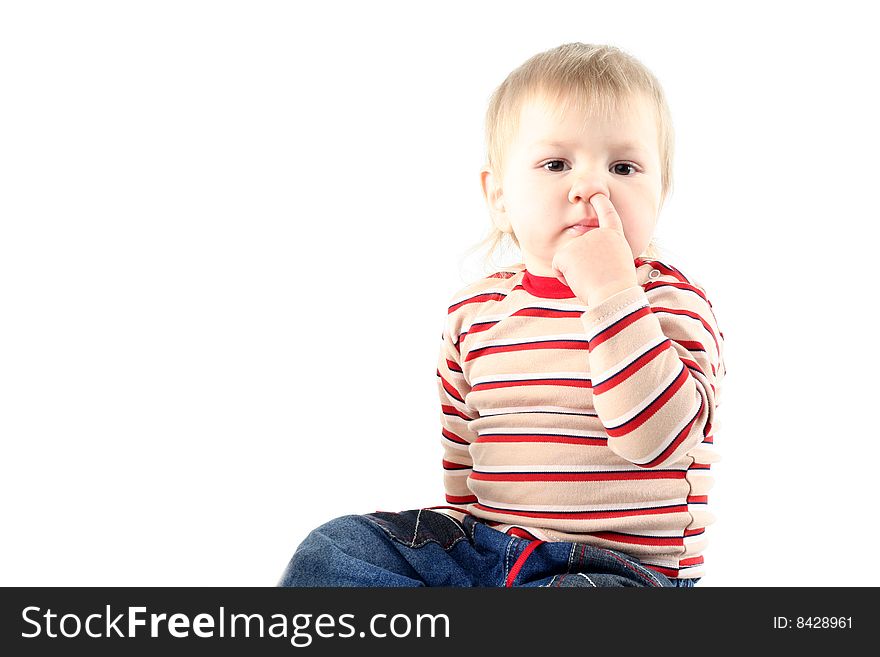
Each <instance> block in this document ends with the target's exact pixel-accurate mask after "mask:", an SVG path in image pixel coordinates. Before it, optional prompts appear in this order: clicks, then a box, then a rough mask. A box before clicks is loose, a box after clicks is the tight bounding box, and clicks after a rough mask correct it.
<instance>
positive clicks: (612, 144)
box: [482, 97, 661, 276]
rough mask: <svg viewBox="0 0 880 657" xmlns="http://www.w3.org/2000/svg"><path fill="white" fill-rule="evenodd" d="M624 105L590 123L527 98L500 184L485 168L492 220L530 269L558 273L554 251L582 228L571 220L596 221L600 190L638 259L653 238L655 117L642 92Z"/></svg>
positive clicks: (656, 209)
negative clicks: (513, 240)
mask: <svg viewBox="0 0 880 657" xmlns="http://www.w3.org/2000/svg"><path fill="white" fill-rule="evenodd" d="M626 107H627V109H626V110H625V111H624V112H622V113H621V114H619V115H617V116H615V117H614V118H613V119H612V120H611V121H606V120H604V119H601V118H598V117H593V118H591V119H590V120H589V121H587V122H584V120H583V119H584V117H583V116H581V114H579V113H577V112H570V113H568V114H566V115H565V116H564V117H563V118H562V119H561V120H557V119H556V118H554V117H553V115H552V113H550V112H548V111H547V105H546V104H545V103H543V102H538V101H535V102H531V103H527V104H526V105H525V106H524V107H523V109H522V114H521V116H520V124H519V130H518V133H517V134H516V136H515V137H514V139H513V142H512V143H511V144H510V145H509V146H508V150H507V153H506V164H505V171H504V172H503V176H502V178H501V180H500V182H499V181H498V179H497V177H495V176H493V174H492V172H491V171H488V170H484V171H483V173H482V179H483V191H484V193H485V194H486V199H487V201H488V202H489V205H490V210H491V212H492V216H493V221H495V224H496V225H497V226H498V227H499V228H501V229H502V230H507V231H510V230H512V231H513V233H514V235H516V238H517V241H518V242H519V245H520V249H521V250H522V253H523V262H524V263H525V265H526V268H527V269H528V270H529V271H530V272H531V273H533V274H536V275H539V276H553V270H552V267H551V263H552V262H553V256H554V254H555V253H556V251H557V250H558V249H559V248H560V247H562V246H563V245H564V244H566V243H567V242H568V241H569V240H572V239H575V238H577V237H579V236H580V235H581V234H583V231H582V230H578V229H571V226H574V225H575V224H578V223H581V222H584V221H586V222H587V223H589V224H592V225H597V224H598V219H597V217H596V211H595V209H594V208H593V206H592V205H590V202H589V198H590V197H591V196H592V195H593V194H595V193H597V192H602V193H604V194H605V195H606V196H608V198H610V199H611V203H612V204H613V205H614V207H615V209H616V210H617V213H618V214H619V215H620V218H621V220H622V222H623V229H624V235H625V236H626V240H627V242H628V243H629V246H630V248H631V249H632V252H633V258H635V257H637V256H639V255H640V254H641V253H642V252H643V251H644V250H645V248H646V247H647V246H648V243H649V242H650V241H651V236H652V234H653V232H654V226H655V224H656V222H657V214H658V212H659V211H660V196H661V176H660V153H659V148H658V136H657V122H656V119H655V116H654V112H653V109H652V107H651V105H649V104H648V102H646V100H644V99H642V98H640V97H638V98H634V99H632V100H631V102H629V103H627V104H626ZM547 142H560V143H559V144H558V145H549V144H548V143H547ZM627 143H628V144H630V146H626V145H625V144H627Z"/></svg>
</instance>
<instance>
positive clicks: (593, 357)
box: [581, 270, 725, 468]
mask: <svg viewBox="0 0 880 657" xmlns="http://www.w3.org/2000/svg"><path fill="white" fill-rule="evenodd" d="M675 272H676V275H674V276H672V275H670V276H663V277H661V279H658V280H656V281H654V282H649V283H647V284H646V286H645V287H644V288H642V287H640V286H638V287H631V288H628V289H626V290H623V291H621V292H618V293H617V294H615V295H613V296H612V297H610V298H608V299H606V300H605V301H603V302H602V303H601V304H599V305H597V306H595V307H593V308H589V309H587V311H586V312H584V314H583V315H582V316H581V319H582V321H583V323H584V327H585V329H586V332H587V339H588V348H589V359H590V378H591V382H592V390H593V404H594V407H595V409H596V412H597V414H598V415H599V418H600V419H601V421H602V425H603V426H604V427H605V430H606V432H607V434H608V446H609V448H610V449H611V450H612V451H613V452H614V453H616V454H618V455H619V456H621V457H622V458H625V459H626V460H628V461H630V462H631V463H634V464H635V465H638V466H641V467H644V468H656V467H662V466H665V465H668V464H670V463H673V462H675V461H677V460H678V459H679V458H681V457H682V456H683V455H684V454H685V453H686V452H688V451H689V450H690V449H692V448H693V447H695V446H696V445H698V444H700V443H706V444H711V443H712V442H713V434H712V431H713V425H714V424H716V421H715V415H716V406H717V405H718V401H719V394H720V389H719V386H720V384H721V380H722V378H723V376H724V373H725V368H724V361H723V335H722V334H721V332H720V331H719V329H718V326H717V323H716V320H715V315H714V313H713V311H712V306H711V303H710V302H709V300H708V298H707V297H706V293H705V290H704V289H703V288H702V287H700V286H699V285H697V284H695V283H692V282H690V281H687V279H685V278H684V277H683V276H681V275H680V273H678V272H677V270H675ZM648 293H650V301H649V294H648Z"/></svg>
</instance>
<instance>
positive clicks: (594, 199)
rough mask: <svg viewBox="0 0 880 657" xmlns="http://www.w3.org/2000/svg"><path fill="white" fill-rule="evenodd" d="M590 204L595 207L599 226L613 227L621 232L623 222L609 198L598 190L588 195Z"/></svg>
mask: <svg viewBox="0 0 880 657" xmlns="http://www.w3.org/2000/svg"><path fill="white" fill-rule="evenodd" d="M590 204H591V205H592V206H593V207H594V208H596V215H597V216H598V217H599V227H600V228H613V229H614V230H619V231H620V232H621V233H622V232H623V222H622V221H621V220H620V215H618V214H617V210H615V209H614V205H612V203H611V199H609V198H608V197H607V196H605V194H602V193H601V192H600V193H597V194H593V195H592V196H591V197H590Z"/></svg>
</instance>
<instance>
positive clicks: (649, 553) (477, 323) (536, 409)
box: [432, 258, 725, 578]
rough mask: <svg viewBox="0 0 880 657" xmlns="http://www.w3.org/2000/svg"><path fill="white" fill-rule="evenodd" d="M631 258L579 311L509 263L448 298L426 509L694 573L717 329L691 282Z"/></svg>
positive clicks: (552, 286)
mask: <svg viewBox="0 0 880 657" xmlns="http://www.w3.org/2000/svg"><path fill="white" fill-rule="evenodd" d="M635 265H636V273H637V275H638V281H639V285H638V286H634V287H631V288H629V289H626V290H623V291H621V292H619V293H617V294H615V295H614V296H612V297H610V298H609V299H606V300H605V301H604V302H602V303H601V304H599V305H597V306H595V307H587V306H586V305H584V303H583V302H582V301H581V300H580V299H579V298H577V297H576V296H575V295H574V293H573V292H572V291H571V289H569V288H568V287H567V286H565V285H564V284H563V283H561V282H560V281H559V280H558V279H556V278H552V277H545V276H535V275H533V274H531V273H529V272H528V271H527V270H526V269H525V266H524V265H522V264H520V265H515V266H513V267H510V268H507V269H506V270H504V271H499V272H497V273H495V274H492V275H491V276H487V277H486V278H483V279H481V280H478V281H476V282H474V283H472V284H470V285H468V286H467V287H465V288H464V289H462V290H460V291H459V292H458V293H457V294H456V295H455V296H454V297H453V299H452V303H451V305H450V306H449V312H448V315H447V319H446V324H445V327H444V330H443V336H442V338H443V344H442V350H441V354H440V359H439V363H438V368H437V377H438V379H437V381H438V390H439V394H440V402H441V408H442V414H441V422H442V438H441V442H442V445H443V452H444V457H443V470H444V484H445V489H446V505H445V506H438V507H432V508H433V509H434V510H436V511H440V512H443V513H447V514H449V515H451V516H453V517H456V518H458V519H461V518H462V517H463V513H470V514H472V515H474V516H476V517H478V518H480V519H481V521H482V522H485V523H486V524H488V525H490V526H492V527H494V528H495V529H497V530H499V531H504V532H507V533H510V534H514V535H518V536H522V537H526V538H534V539H539V540H544V541H575V542H581V543H588V544H590V545H594V546H596V547H600V548H607V549H612V550H618V551H621V552H626V553H628V554H630V555H633V556H635V557H637V558H638V559H640V560H641V561H642V563H643V564H644V565H645V566H647V567H649V568H652V569H654V570H656V571H658V572H660V573H662V574H664V575H666V576H667V577H670V578H690V577H702V576H703V575H704V567H703V554H702V553H703V551H704V549H705V546H706V537H705V528H706V526H707V525H709V524H710V523H711V522H712V521H713V516H712V514H711V513H710V512H709V511H708V508H707V506H708V491H709V488H710V487H711V485H712V477H711V475H710V469H711V465H712V463H714V462H716V461H718V456H717V454H716V452H715V449H714V446H713V443H714V439H713V437H714V433H715V430H716V429H717V424H718V423H717V420H716V417H715V415H716V410H715V409H716V408H717V407H718V405H719V396H720V388H719V385H720V383H721V380H722V378H723V376H724V373H725V368H724V363H723V359H722V352H723V337H724V336H723V335H722V333H721V332H720V331H719V330H718V326H717V324H716V320H715V316H714V314H713V311H712V304H711V303H710V302H709V300H708V298H707V297H706V293H705V291H704V289H703V288H702V287H701V286H700V285H699V284H697V283H696V282H694V281H691V280H688V279H687V278H686V277H685V276H684V275H683V274H682V273H681V272H680V271H679V270H677V269H676V268H674V267H672V266H670V265H667V264H664V263H663V262H660V261H658V260H648V259H642V258H638V259H636V260H635Z"/></svg>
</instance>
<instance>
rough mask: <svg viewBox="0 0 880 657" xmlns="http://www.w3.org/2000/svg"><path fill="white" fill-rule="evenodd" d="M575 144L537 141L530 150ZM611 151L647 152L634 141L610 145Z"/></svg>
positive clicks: (642, 145) (641, 145)
mask: <svg viewBox="0 0 880 657" xmlns="http://www.w3.org/2000/svg"><path fill="white" fill-rule="evenodd" d="M573 144H576V142H569V141H539V142H535V143H534V144H532V148H544V147H548V146H549V147H550V148H565V147H566V146H571V145H573ZM611 149H612V150H615V151H645V150H647V149H646V148H645V146H644V144H641V143H639V142H636V141H623V142H617V143H614V144H611Z"/></svg>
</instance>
